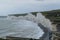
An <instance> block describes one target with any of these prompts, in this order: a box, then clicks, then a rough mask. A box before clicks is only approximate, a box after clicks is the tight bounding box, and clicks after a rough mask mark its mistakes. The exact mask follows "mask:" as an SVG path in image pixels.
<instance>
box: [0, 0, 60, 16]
mask: <svg viewBox="0 0 60 40" xmlns="http://www.w3.org/2000/svg"><path fill="white" fill-rule="evenodd" d="M54 9H60V0H0V16H1V15H8V14H12V13H13V14H16V13H24V12H32V11H46V10H54Z"/></svg>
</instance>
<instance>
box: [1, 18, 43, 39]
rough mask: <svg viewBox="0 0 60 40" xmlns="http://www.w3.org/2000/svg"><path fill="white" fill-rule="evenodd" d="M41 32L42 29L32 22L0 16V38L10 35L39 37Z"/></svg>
mask: <svg viewBox="0 0 60 40" xmlns="http://www.w3.org/2000/svg"><path fill="white" fill-rule="evenodd" d="M43 34H44V32H43V30H42V29H41V28H40V27H39V26H38V24H36V23H34V22H31V21H28V20H23V19H20V20H12V19H11V20H10V19H7V18H0V38H2V37H6V36H12V37H22V38H34V39H39V38H40V37H41V36H42V35H43Z"/></svg>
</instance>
